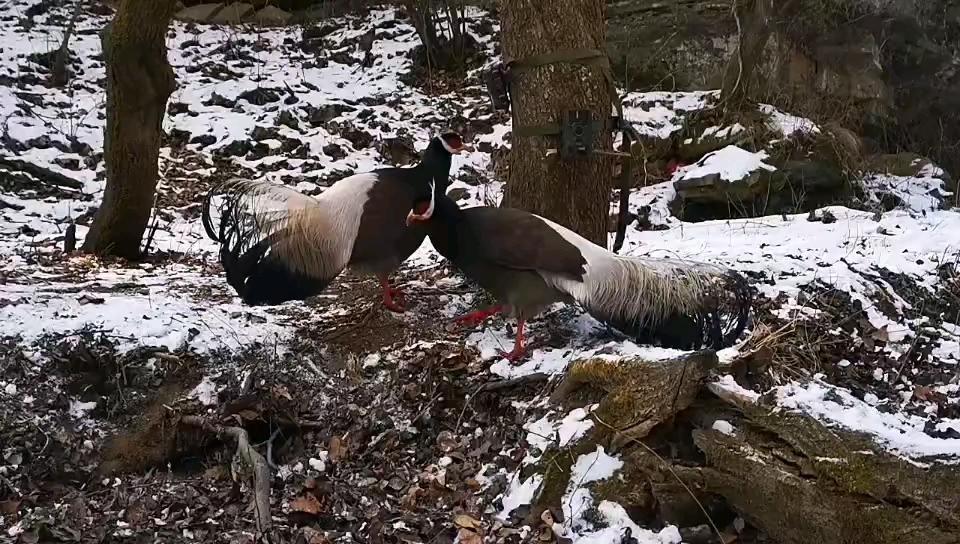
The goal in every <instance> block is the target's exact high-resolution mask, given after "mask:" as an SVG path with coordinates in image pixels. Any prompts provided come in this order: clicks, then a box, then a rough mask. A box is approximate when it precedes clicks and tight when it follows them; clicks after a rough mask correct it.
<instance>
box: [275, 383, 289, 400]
mask: <svg viewBox="0 0 960 544" xmlns="http://www.w3.org/2000/svg"><path fill="white" fill-rule="evenodd" d="M272 390H273V395H274V396H275V397H283V398H285V399H287V400H289V401H292V400H293V397H291V396H290V391H287V388H286V387H284V386H282V385H279V384H278V385H274V386H273V388H272Z"/></svg>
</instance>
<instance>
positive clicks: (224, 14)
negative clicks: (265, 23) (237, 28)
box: [207, 2, 253, 25]
mask: <svg viewBox="0 0 960 544" xmlns="http://www.w3.org/2000/svg"><path fill="white" fill-rule="evenodd" d="M251 11H253V6H252V5H250V4H244V3H242V2H234V3H232V4H228V5H226V6H223V9H221V10H220V11H218V12H217V13H215V14H214V15H212V16H211V17H210V18H209V19H208V20H207V22H208V23H210V24H215V25H236V24H240V23H241V22H242V21H243V18H244V17H246V16H247V15H248V14H249V13H250V12H251Z"/></svg>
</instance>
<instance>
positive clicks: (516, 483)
mask: <svg viewBox="0 0 960 544" xmlns="http://www.w3.org/2000/svg"><path fill="white" fill-rule="evenodd" d="M542 483H543V476H542V475H540V474H534V475H533V476H530V477H529V478H527V479H526V480H524V481H523V482H520V471H517V472H516V473H515V474H514V475H513V478H512V479H511V480H510V489H509V490H508V491H507V493H506V494H505V495H504V496H503V498H501V499H500V501H501V503H502V504H503V508H502V509H501V510H500V513H498V514H497V518H498V519H500V520H506V519H507V517H508V516H509V515H510V512H513V511H514V510H516V509H517V508H519V507H521V506H523V505H526V504H530V503H531V502H532V501H533V498H534V495H535V494H536V492H537V490H538V489H540V484H542Z"/></svg>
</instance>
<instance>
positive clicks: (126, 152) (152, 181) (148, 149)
mask: <svg viewBox="0 0 960 544" xmlns="http://www.w3.org/2000/svg"><path fill="white" fill-rule="evenodd" d="M175 5H176V0H121V2H120V5H119V6H118V9H117V14H116V15H115V16H114V18H113V21H111V22H110V24H108V25H107V27H106V28H104V30H103V34H102V35H101V43H102V44H103V57H104V61H105V63H106V66H107V105H106V109H107V125H106V128H105V129H104V142H103V147H104V160H105V162H106V167H107V186H106V190H105V191H104V193H103V203H102V204H101V205H100V209H99V210H98V211H97V215H96V217H94V219H93V223H92V224H91V225H90V231H89V232H88V233H87V236H86V238H85V239H84V242H83V248H82V249H83V250H84V251H86V252H88V253H96V254H108V255H115V256H119V257H125V258H128V259H136V258H138V257H140V240H141V238H142V237H143V232H144V230H146V228H147V222H148V221H149V219H150V210H151V208H152V207H153V199H154V192H155V191H156V188H157V159H158V156H159V153H160V136H161V126H160V124H161V122H162V121H163V116H164V113H165V112H166V108H167V99H168V98H169V97H170V94H171V93H172V92H173V91H174V90H175V89H176V87H177V83H176V77H175V76H174V73H173V69H172V68H171V67H170V64H169V63H168V62H167V45H166V33H167V28H168V26H169V24H170V18H171V16H172V15H173V11H174V7H175Z"/></svg>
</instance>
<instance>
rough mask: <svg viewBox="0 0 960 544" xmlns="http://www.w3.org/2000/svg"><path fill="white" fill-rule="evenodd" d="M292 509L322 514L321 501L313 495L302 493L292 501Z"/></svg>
mask: <svg viewBox="0 0 960 544" xmlns="http://www.w3.org/2000/svg"><path fill="white" fill-rule="evenodd" d="M290 510H291V511H292V512H304V513H306V514H311V515H314V516H316V515H319V514H320V501H318V500H317V498H316V497H314V496H313V495H309V494H307V495H302V496H300V497H297V498H295V499H293V500H292V501H290Z"/></svg>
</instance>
